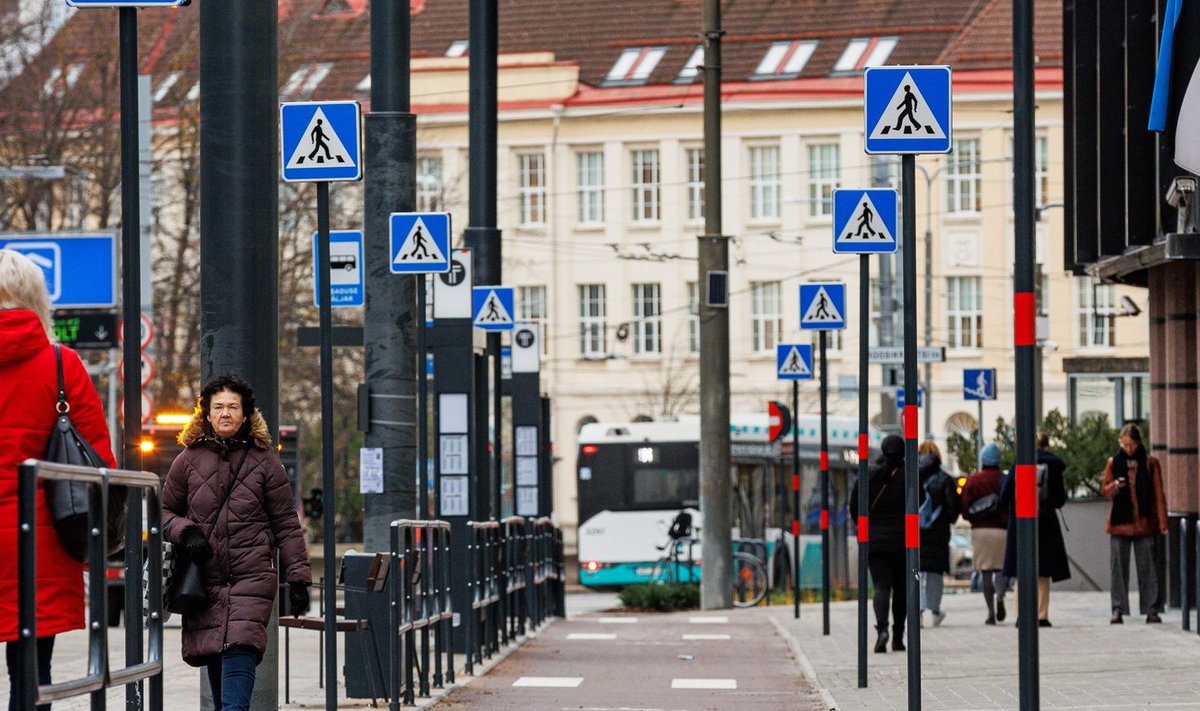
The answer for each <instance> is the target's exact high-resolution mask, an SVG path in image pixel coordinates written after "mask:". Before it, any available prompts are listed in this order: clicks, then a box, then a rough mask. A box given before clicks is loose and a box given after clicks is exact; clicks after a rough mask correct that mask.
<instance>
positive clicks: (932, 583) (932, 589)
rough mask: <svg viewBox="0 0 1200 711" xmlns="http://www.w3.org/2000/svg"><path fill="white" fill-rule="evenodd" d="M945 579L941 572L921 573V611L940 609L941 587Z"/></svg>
mask: <svg viewBox="0 0 1200 711" xmlns="http://www.w3.org/2000/svg"><path fill="white" fill-rule="evenodd" d="M944 586H945V580H944V579H943V577H942V574H941V573H926V572H922V573H921V612H924V611H925V610H933V611H934V612H941V611H942V589H943V587H944Z"/></svg>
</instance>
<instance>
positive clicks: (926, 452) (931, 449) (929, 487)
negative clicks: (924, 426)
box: [917, 439, 961, 627]
mask: <svg viewBox="0 0 1200 711" xmlns="http://www.w3.org/2000/svg"><path fill="white" fill-rule="evenodd" d="M917 454H918V455H919V459H918V460H917V466H918V471H919V472H920V475H921V488H920V492H921V494H920V495H921V496H924V497H927V498H928V499H929V504H928V506H929V507H930V511H931V512H932V514H933V518H932V520H930V521H928V522H926V521H925V520H924V519H922V521H921V614H922V616H924V614H925V611H926V610H929V611H930V612H931V613H932V614H933V626H934V627H937V626H938V625H940V624H942V620H944V619H946V613H945V612H944V611H943V610H942V588H943V586H944V584H945V576H946V573H949V572H950V527H951V526H953V525H954V522H955V521H957V520H958V512H959V510H960V508H961V503H960V502H959V498H958V487H957V486H956V484H955V482H954V480H953V479H951V478H950V475H949V474H947V473H946V470H945V469H944V468H942V453H941V451H939V450H938V446H937V444H935V443H934V442H933V440H928V439H927V440H925V441H923V442H921V445H920V446H919V447H918V448H917ZM925 505H926V504H924V503H922V506H925Z"/></svg>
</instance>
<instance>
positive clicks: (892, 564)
mask: <svg viewBox="0 0 1200 711" xmlns="http://www.w3.org/2000/svg"><path fill="white" fill-rule="evenodd" d="M879 449H880V451H881V452H882V454H881V455H880V456H879V457H878V458H877V459H876V460H875V462H874V463H873V464H871V467H870V469H869V470H868V472H867V475H868V477H869V478H868V480H867V481H868V485H867V495H868V496H869V497H870V498H869V499H868V509H867V510H868V516H869V528H868V531H869V532H870V537H871V538H870V541H871V542H870V546H871V548H870V553H869V554H868V555H867V567H868V568H869V569H870V571H871V580H872V581H873V582H874V584H875V598H874V600H873V603H872V604H873V606H874V608H875V630H876V631H877V632H878V637H877V638H876V640H875V651H876V652H879V653H884V652H887V643H888V602H889V598H890V602H891V608H892V617H893V620H892V637H891V640H892V649H893V650H895V651H897V652H901V651H904V614H905V606H906V604H907V597H906V590H905V587H906V585H905V575H906V571H905V561H904V440H903V439H901V438H899V437H897V436H896V435H888V436H887V437H884V438H883V442H881V443H880V445H879ZM858 494H859V491H858V482H855V484H854V489H853V490H852V491H851V492H850V501H849V504H850V512H851V514H852V515H854V514H857V513H858Z"/></svg>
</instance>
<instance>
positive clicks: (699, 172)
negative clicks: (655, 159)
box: [687, 148, 704, 222]
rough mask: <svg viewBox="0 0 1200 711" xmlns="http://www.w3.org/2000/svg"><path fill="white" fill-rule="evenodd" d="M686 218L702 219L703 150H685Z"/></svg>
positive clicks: (697, 220) (696, 220)
mask: <svg viewBox="0 0 1200 711" xmlns="http://www.w3.org/2000/svg"><path fill="white" fill-rule="evenodd" d="M687 217H688V219H689V220H692V221H695V222H699V221H700V220H703V219H704V149H703V148H689V149H687Z"/></svg>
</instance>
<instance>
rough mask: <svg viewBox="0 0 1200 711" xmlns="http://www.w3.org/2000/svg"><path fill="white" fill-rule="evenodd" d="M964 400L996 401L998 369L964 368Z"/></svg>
mask: <svg viewBox="0 0 1200 711" xmlns="http://www.w3.org/2000/svg"><path fill="white" fill-rule="evenodd" d="M963 399H964V400H995V399H996V369H995V368H964V369H963Z"/></svg>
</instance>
